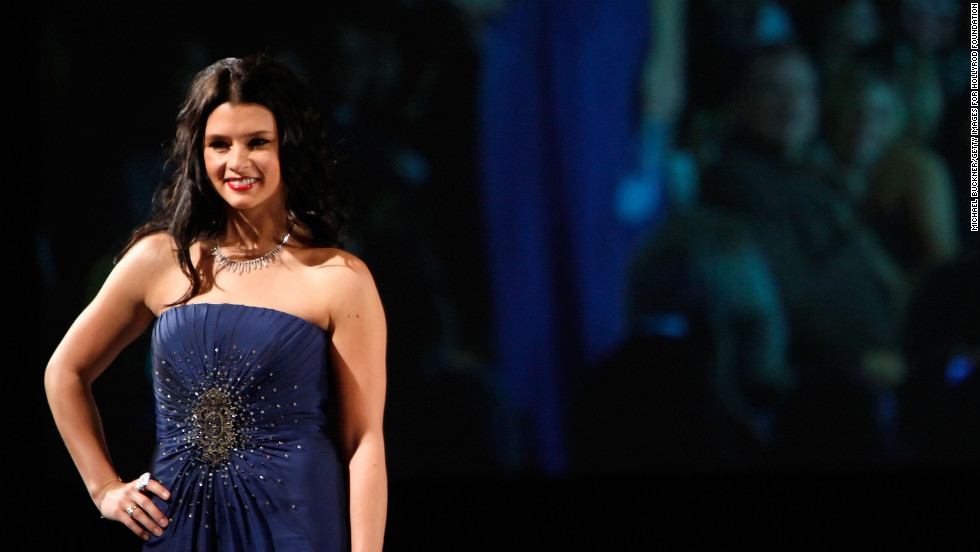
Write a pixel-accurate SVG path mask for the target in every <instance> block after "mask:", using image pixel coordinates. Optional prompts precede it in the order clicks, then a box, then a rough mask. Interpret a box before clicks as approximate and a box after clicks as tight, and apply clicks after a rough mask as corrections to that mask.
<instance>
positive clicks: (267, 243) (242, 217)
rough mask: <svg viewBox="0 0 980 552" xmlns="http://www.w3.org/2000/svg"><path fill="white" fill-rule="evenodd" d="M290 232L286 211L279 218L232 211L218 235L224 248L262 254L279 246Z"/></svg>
mask: <svg viewBox="0 0 980 552" xmlns="http://www.w3.org/2000/svg"><path fill="white" fill-rule="evenodd" d="M288 232H289V222H288V220H287V218H286V213H285V211H283V212H281V213H279V214H278V215H277V216H255V215H254V214H250V213H244V212H241V211H231V212H229V213H228V219H227V222H226V223H225V227H224V229H223V230H222V231H221V233H220V234H219V235H218V242H219V243H220V244H222V246H223V247H232V248H235V249H238V250H239V251H241V252H253V251H254V252H257V253H260V254H261V253H262V252H263V251H265V250H268V249H269V248H271V247H275V246H277V245H279V244H280V243H281V242H282V240H283V238H284V237H285V236H286V234H287V233H288Z"/></svg>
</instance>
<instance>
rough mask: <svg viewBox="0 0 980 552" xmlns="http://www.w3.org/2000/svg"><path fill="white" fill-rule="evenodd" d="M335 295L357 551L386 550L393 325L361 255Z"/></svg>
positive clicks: (343, 440)
mask: <svg viewBox="0 0 980 552" xmlns="http://www.w3.org/2000/svg"><path fill="white" fill-rule="evenodd" d="M340 270H342V271H343V274H342V275H340V276H339V277H338V278H336V279H334V281H333V283H334V284H335V285H334V286H332V290H331V295H332V296H333V301H332V305H331V326H332V332H333V347H332V351H331V354H332V360H333V365H334V369H335V372H336V380H337V389H338V395H337V396H338V402H339V417H340V419H339V423H340V448H341V452H342V453H343V455H344V459H345V461H347V465H348V470H349V477H350V488H349V497H350V528H351V550H352V551H353V552H359V551H372V552H380V550H381V549H382V545H383V543H384V532H385V523H386V520H387V508H388V476H387V467H386V465H385V445H384V435H383V418H384V404H385V390H386V389H385V388H386V380H387V377H386V366H385V359H386V347H387V327H386V323H385V314H384V309H383V308H382V305H381V299H380V297H379V296H378V291H377V287H376V286H375V284H374V279H373V278H372V277H371V274H370V272H369V271H368V269H367V267H366V266H365V265H364V263H362V262H361V261H360V260H358V259H356V258H353V257H352V256H351V258H348V259H347V262H346V264H345V266H344V268H341V269H340Z"/></svg>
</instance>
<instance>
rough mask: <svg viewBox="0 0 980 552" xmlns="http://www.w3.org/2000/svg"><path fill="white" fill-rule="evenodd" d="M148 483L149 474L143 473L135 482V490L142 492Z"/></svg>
mask: <svg viewBox="0 0 980 552" xmlns="http://www.w3.org/2000/svg"><path fill="white" fill-rule="evenodd" d="M149 482H150V472H144V473H143V475H141V476H140V477H139V479H137V480H136V490H137V491H140V492H142V491H143V489H145V488H146V485H147V484H149Z"/></svg>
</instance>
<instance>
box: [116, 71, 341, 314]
mask: <svg viewBox="0 0 980 552" xmlns="http://www.w3.org/2000/svg"><path fill="white" fill-rule="evenodd" d="M225 102H230V103H232V104H240V103H253V104H258V105H261V106H264V107H266V108H268V109H269V110H270V111H272V113H273V115H274V116H275V119H276V125H277V128H278V132H279V137H278V138H279V160H280V167H281V171H282V181H283V185H284V188H285V195H286V211H287V216H288V217H289V219H290V223H299V224H301V225H302V226H304V227H305V228H306V229H307V230H308V231H309V233H310V235H311V236H312V237H311V238H309V239H308V240H307V241H306V245H310V246H317V247H342V246H343V235H342V232H343V229H344V227H345V224H346V220H347V215H348V212H349V207H348V201H347V194H346V193H345V191H344V190H342V189H341V186H340V185H339V181H338V179H337V178H336V172H337V171H336V168H337V167H336V165H337V162H338V160H337V156H336V154H335V150H334V149H333V148H332V147H330V145H329V142H328V140H327V135H326V129H325V127H324V126H323V124H322V120H321V118H320V114H319V110H318V109H317V105H318V104H317V97H316V94H315V93H314V91H313V89H312V88H311V87H310V86H309V84H308V83H307V82H306V81H304V80H303V79H301V78H299V77H298V76H297V75H296V74H295V73H294V72H292V71H291V70H290V69H289V68H288V67H287V66H286V65H285V64H284V63H283V62H281V61H279V60H277V59H276V58H274V57H272V56H270V55H268V54H256V55H253V56H250V57H246V58H226V59H223V60H221V61H218V62H216V63H214V64H212V65H210V66H208V67H207V68H205V69H204V70H202V71H201V72H199V73H198V74H197V75H196V76H195V77H194V79H193V81H192V82H191V85H190V89H189V92H188V94H187V98H186V99H185V100H184V103H183V105H182V106H181V108H180V111H179V112H178V114H177V121H176V123H177V125H176V126H177V131H176V137H175V139H174V141H173V143H172V146H171V148H170V154H169V157H168V159H167V162H166V165H165V170H164V174H165V176H164V178H163V180H162V181H161V183H160V186H159V187H158V188H157V190H156V192H155V193H154V196H153V207H152V212H151V215H150V218H149V220H148V221H147V222H146V223H145V224H143V225H141V226H139V227H138V228H136V230H134V232H133V235H132V237H131V238H130V240H129V242H128V243H127V244H126V246H125V247H124V248H123V250H122V251H121V252H120V253H119V255H118V256H117V257H116V260H117V261H118V260H119V259H120V258H122V256H123V255H125V254H126V253H127V252H128V251H129V250H130V249H131V248H132V247H133V245H134V244H135V243H136V242H137V241H139V240H140V239H142V238H144V237H146V236H148V235H150V234H155V233H159V232H167V233H168V234H170V235H171V236H172V237H173V239H174V242H175V243H176V256H177V264H178V265H179V266H180V269H181V271H182V272H183V273H184V274H185V275H186V276H187V278H188V280H190V288H189V289H188V291H187V293H186V294H185V295H184V296H183V297H181V298H180V299H179V300H178V301H176V302H174V303H172V305H178V304H182V303H186V302H187V301H188V300H190V299H191V298H192V297H194V296H195V295H197V294H198V293H199V292H200V290H201V275H200V274H199V273H198V270H196V268H195V267H194V266H193V263H192V262H191V254H190V248H191V245H192V244H194V243H195V242H197V241H201V240H211V239H213V238H215V237H217V235H218V233H219V232H220V231H221V230H222V229H223V228H224V226H225V223H226V221H227V214H226V211H225V203H224V200H222V199H221V196H219V195H218V193H217V192H216V191H215V190H214V188H213V186H212V184H211V181H210V180H209V179H208V175H207V172H206V170H205V166H204V127H205V124H206V123H207V120H208V117H209V116H210V115H211V112H212V111H214V109H215V108H216V107H218V106H219V105H221V104H223V103H225Z"/></svg>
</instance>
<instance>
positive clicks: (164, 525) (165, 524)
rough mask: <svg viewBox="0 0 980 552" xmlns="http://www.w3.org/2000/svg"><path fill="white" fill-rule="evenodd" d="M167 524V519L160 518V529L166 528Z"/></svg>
mask: <svg viewBox="0 0 980 552" xmlns="http://www.w3.org/2000/svg"><path fill="white" fill-rule="evenodd" d="M167 523H169V522H168V521H167V518H160V525H161V526H162V527H166V526H167Z"/></svg>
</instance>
